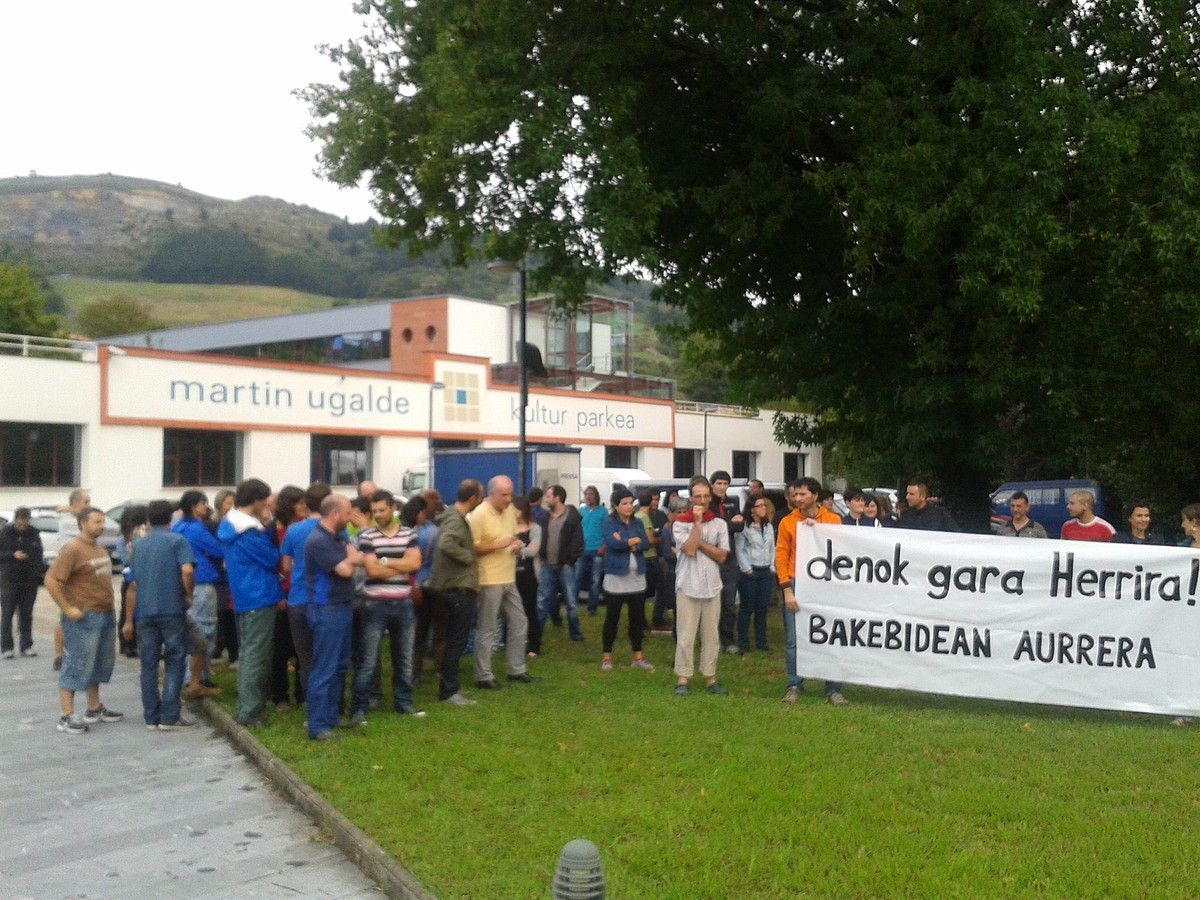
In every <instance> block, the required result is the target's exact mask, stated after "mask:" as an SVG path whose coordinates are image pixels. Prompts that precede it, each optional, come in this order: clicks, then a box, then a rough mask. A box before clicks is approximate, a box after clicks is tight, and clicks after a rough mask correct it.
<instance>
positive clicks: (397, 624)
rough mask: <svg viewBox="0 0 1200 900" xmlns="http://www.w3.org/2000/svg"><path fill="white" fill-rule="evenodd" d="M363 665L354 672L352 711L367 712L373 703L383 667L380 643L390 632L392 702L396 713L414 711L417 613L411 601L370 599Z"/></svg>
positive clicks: (366, 609) (362, 638)
mask: <svg viewBox="0 0 1200 900" xmlns="http://www.w3.org/2000/svg"><path fill="white" fill-rule="evenodd" d="M361 628H362V631H361V632H360V635H359V642H360V645H361V647H362V665H361V666H359V668H358V669H356V670H355V672H354V690H353V692H352V694H351V700H350V711H351V712H361V713H365V712H366V711H367V710H368V709H369V708H370V705H371V686H372V684H373V683H374V681H375V674H376V670H377V669H378V668H379V644H380V642H381V641H382V639H383V633H384V631H387V633H388V637H389V639H390V640H391V651H392V705H393V707H394V708H395V710H396V712H410V711H411V710H412V705H413V703H412V693H413V688H412V662H413V639H414V637H415V636H416V633H417V614H416V611H415V610H414V609H413V605H412V601H411V600H368V601H367V602H366V605H365V606H364V607H363V611H362V626H361Z"/></svg>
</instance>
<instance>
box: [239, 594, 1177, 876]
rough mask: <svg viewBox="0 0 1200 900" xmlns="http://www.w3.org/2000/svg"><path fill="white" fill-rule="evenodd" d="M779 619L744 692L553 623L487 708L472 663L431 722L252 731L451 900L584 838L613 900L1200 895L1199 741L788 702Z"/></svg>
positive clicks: (870, 705) (744, 671) (941, 700)
mask: <svg viewBox="0 0 1200 900" xmlns="http://www.w3.org/2000/svg"><path fill="white" fill-rule="evenodd" d="M778 618H779V617H778V616H777V615H776V617H775V621H773V623H772V624H773V630H772V633H771V640H772V645H773V646H774V647H776V648H778V652H772V653H769V654H764V653H756V654H752V655H750V656H748V657H746V658H744V659H735V658H732V657H729V656H724V655H722V657H721V661H720V667H719V673H718V674H719V677H720V679H721V681H722V682H723V683H724V684H725V685H726V686H727V687H728V688H729V689H730V696H728V697H713V696H709V695H707V694H704V693H699V692H698V693H693V694H692V695H691V696H690V697H686V698H677V697H675V696H674V695H673V694H672V693H671V688H672V686H673V683H674V677H673V675H672V674H671V671H670V669H671V661H672V659H673V643H672V641H671V639H670V638H668V637H649V638H647V648H646V649H647V656H648V657H649V658H650V659H651V661H652V662H654V663H655V664H656V665H657V666H658V670H657V671H655V672H653V673H645V672H638V671H633V670H630V669H629V668H627V665H628V662H629V655H630V654H629V645H628V641H627V640H626V638H625V637H624V629H622V634H621V636H620V638H619V639H618V644H617V648H616V649H617V657H616V660H617V669H616V670H615V671H613V672H611V673H601V672H600V670H599V660H600V652H599V648H600V623H601V618H600V617H597V618H588V617H587V616H586V615H585V616H584V629H585V633H586V635H587V643H586V644H583V645H579V644H572V643H570V642H568V641H567V640H566V635H565V633H564V630H560V629H554V628H552V627H551V628H548V629H547V636H546V637H547V641H546V647H545V649H546V653H545V655H544V656H543V658H542V659H540V660H536V661H534V662H533V664H532V666H531V671H532V672H533V673H534V674H535V675H537V676H539V677H541V678H542V679H543V680H542V682H541V683H540V684H536V685H533V686H525V685H511V686H510V685H506V686H505V689H504V690H502V691H500V692H499V693H496V694H484V692H481V691H476V690H474V689H473V688H471V687H469V685H470V684H471V683H472V681H471V679H470V663H471V659H470V658H469V657H467V658H464V663H463V672H464V684H465V685H468V687H467V692H468V693H470V694H472V695H473V696H475V697H476V698H477V699H478V700H479V705H478V706H476V707H473V708H469V709H447V708H444V707H442V706H440V705H439V704H438V703H437V702H436V694H435V692H434V688H433V686H432V685H431V684H430V681H431V679H430V677H429V675H428V673H427V675H426V680H425V684H424V685H422V686H421V687H420V688H418V692H417V701H418V706H420V707H422V708H425V709H427V710H428V711H429V716H428V718H426V719H423V720H413V719H410V718H403V719H402V718H401V717H399V716H396V715H394V714H392V713H391V712H385V711H380V712H375V713H373V714H372V715H371V717H370V722H369V724H368V726H367V727H365V728H363V729H359V730H356V731H352V732H351V731H345V732H340V734H341V740H339V741H337V742H336V743H331V744H316V743H312V742H310V741H308V740H307V739H306V738H305V735H304V731H303V712H302V711H300V710H295V711H292V712H290V713H287V714H283V715H276V716H275V717H274V720H273V724H272V726H271V727H270V728H267V729H265V730H263V731H262V732H260V733H259V735H258V736H259V738H260V739H261V740H262V742H263V743H264V744H265V745H266V746H267V747H269V748H270V749H271V750H272V751H274V752H275V753H276V754H278V755H279V756H280V757H282V758H283V759H284V760H286V761H287V762H288V763H289V764H290V765H291V766H292V767H293V768H294V769H295V770H296V771H297V772H298V773H299V774H300V775H301V776H302V777H303V778H304V779H305V780H307V781H308V782H309V783H310V784H312V785H313V786H314V787H316V788H317V789H318V790H320V791H321V792H322V793H323V794H324V795H325V796H326V797H328V798H329V799H330V800H331V801H332V802H333V804H334V805H335V806H336V807H337V808H338V809H340V810H341V811H342V812H343V813H345V814H346V815H347V816H348V817H349V818H350V819H351V820H352V821H353V822H355V824H357V825H358V826H359V827H361V828H363V829H364V830H365V831H366V832H367V833H369V834H370V835H371V836H372V837H374V839H375V840H376V841H378V842H379V844H380V845H381V846H383V847H384V849H386V850H387V851H388V852H390V853H392V854H393V855H394V856H395V857H396V858H397V859H398V860H400V862H401V863H403V864H404V865H405V866H406V867H407V868H408V869H409V870H410V871H411V872H412V873H413V874H414V875H415V876H416V877H417V878H419V879H420V880H421V881H422V882H423V883H424V884H425V885H426V886H427V887H428V888H430V889H431V890H432V891H433V892H434V893H436V894H438V895H439V896H441V897H477V898H494V897H547V896H549V894H550V891H549V885H550V882H551V877H552V873H553V871H554V865H555V863H556V861H557V857H558V852H559V850H560V849H561V848H562V845H563V844H564V843H566V842H567V841H569V840H571V839H572V838H576V837H586V838H588V839H590V840H592V841H594V842H595V843H596V844H597V845H598V846H599V848H600V851H601V854H602V857H603V862H604V871H605V876H606V878H607V883H608V889H609V896H611V897H618V898H619V897H638V898H649V897H654V898H668V897H670V898H675V897H678V898H693V897H795V896H820V897H826V896H877V895H888V896H896V895H903V896H925V895H935V896H953V897H964V896H970V897H976V896H1011V895H1014V894H1020V895H1042V896H1045V895H1083V896H1178V897H1192V896H1195V895H1196V894H1197V893H1200V840H1197V837H1196V836H1197V834H1200V768H1198V767H1197V766H1196V765H1195V763H1194V760H1195V757H1196V751H1195V744H1196V734H1195V733H1194V732H1193V731H1191V730H1190V729H1176V728H1171V727H1170V726H1169V724H1168V721H1167V719H1166V718H1165V717H1150V716H1134V715H1120V714H1113V713H1102V712H1090V711H1078V710H1070V709H1058V708H1049V707H1031V706H1020V705H1016V704H1004V703H991V702H985V701H968V700H960V699H954V698H946V697H936V696H931V695H919V694H907V693H899V692H889V691H882V690H872V689H867V688H856V687H853V686H848V687H847V688H846V694H847V696H848V698H849V700H850V702H851V704H852V705H851V706H850V707H847V708H844V709H834V708H832V707H829V706H827V705H826V704H825V702H824V697H823V694H822V691H821V688H820V685H819V684H810V685H809V686H808V687H809V690H808V693H807V694H806V695H805V697H804V698H803V699H802V700H801V702H800V703H798V704H796V705H795V706H794V707H788V706H784V705H782V704H781V703H780V702H779V697H780V696H781V694H782V693H783V688H784V675H783V654H782V649H783V641H782V627H781V624H780V622H779V621H778ZM496 662H497V666H496V671H497V674H498V675H500V677H501V679H503V674H502V672H503V659H502V657H501V656H499V655H498V656H497V657H496ZM228 683H229V681H228V680H227V681H226V684H228ZM226 695H227V697H228V696H231V695H232V691H231V690H227V692H226Z"/></svg>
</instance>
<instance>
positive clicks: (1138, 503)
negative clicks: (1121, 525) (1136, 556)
mask: <svg viewBox="0 0 1200 900" xmlns="http://www.w3.org/2000/svg"><path fill="white" fill-rule="evenodd" d="M1127 521H1128V522H1129V530H1128V531H1122V532H1121V533H1120V534H1118V535H1117V536H1116V537H1115V538H1113V543H1114V544H1150V545H1157V546H1163V545H1165V544H1166V543H1167V542H1166V541H1165V540H1163V536H1162V535H1161V534H1158V533H1157V532H1152V531H1150V504H1149V503H1147V502H1146V501H1144V500H1135V501H1133V503H1131V504H1129V516H1128V517H1127Z"/></svg>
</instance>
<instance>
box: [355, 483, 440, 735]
mask: <svg viewBox="0 0 1200 900" xmlns="http://www.w3.org/2000/svg"><path fill="white" fill-rule="evenodd" d="M371 519H372V525H371V527H369V528H365V529H363V531H361V532H359V535H358V549H359V550H360V551H361V552H362V554H363V568H365V569H366V572H367V580H366V582H365V583H364V584H363V587H362V598H363V603H364V609H363V618H362V638H361V641H362V651H363V654H362V658H363V664H362V666H361V667H360V668H359V670H358V671H357V672H356V673H355V675H354V691H353V695H352V699H351V712H350V720H351V722H352V723H353V724H355V725H366V724H367V710H368V708H369V707H370V702H371V683H372V681H374V679H375V670H376V668H377V667H378V666H379V642H380V641H381V640H383V633H384V632H385V631H386V632H387V633H388V637H389V639H390V640H391V649H392V703H393V707H394V709H395V710H396V712H398V713H401V714H402V715H411V716H416V717H418V718H419V717H422V716H424V715H425V713H424V712H423V711H421V710H417V709H415V708H414V707H413V702H412V694H413V689H412V659H413V637H414V635H415V633H416V628H417V617H416V613H415V612H414V610H413V602H412V587H413V586H412V577H413V575H414V573H415V572H416V571H417V570H418V569H419V568H421V551H420V549H419V548H418V546H417V534H416V531H415V530H414V529H413V528H412V527H410V526H408V525H404V524H402V523H401V522H400V521H399V520H398V519H397V518H396V499H395V497H393V496H392V494H391V492H390V491H376V492H375V493H374V494H373V495H372V496H371Z"/></svg>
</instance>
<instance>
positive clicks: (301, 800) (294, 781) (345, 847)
mask: <svg viewBox="0 0 1200 900" xmlns="http://www.w3.org/2000/svg"><path fill="white" fill-rule="evenodd" d="M193 706H194V708H195V709H197V710H199V711H200V712H201V713H203V714H204V717H205V718H206V719H207V720H208V722H209V724H210V725H212V726H213V727H214V728H215V729H217V731H219V732H221V733H222V734H224V735H225V737H227V738H229V741H230V743H232V744H233V746H234V747H236V748H237V749H238V750H240V751H241V752H242V753H244V754H245V755H246V756H247V757H249V758H250V760H251V761H252V762H253V763H254V764H255V765H256V766H257V767H258V769H259V771H260V772H262V773H263V775H265V776H266V777H267V779H268V780H270V782H271V783H272V784H274V785H275V786H276V787H277V788H279V790H280V791H281V792H282V793H283V795H284V796H285V797H287V798H288V799H289V800H290V801H291V802H292V803H294V804H295V805H296V806H298V807H299V808H300V809H301V810H303V811H304V812H305V813H306V814H307V815H308V816H309V817H311V818H312V819H313V820H315V821H316V822H317V824H318V825H320V826H322V827H323V828H325V829H326V830H328V831H329V833H330V834H331V835H333V842H334V843H335V844H336V845H337V846H338V847H339V848H340V849H341V850H342V851H343V852H344V853H345V854H346V855H347V856H349V857H350V859H351V860H353V861H354V864H355V865H357V866H358V867H359V868H360V869H361V870H362V871H363V874H365V875H366V876H367V877H368V878H370V879H371V880H372V881H375V882H376V883H377V884H379V885H380V886H381V887H382V888H383V891H384V893H386V894H387V895H388V896H389V897H396V898H402V900H435V897H434V895H433V894H431V893H430V892H429V891H427V890H425V888H424V887H423V886H422V885H421V883H420V882H419V881H417V879H415V878H414V877H413V876H412V875H411V874H410V873H409V872H408V870H407V869H405V868H404V867H403V866H401V865H400V864H399V863H398V862H396V860H394V859H393V858H392V857H391V856H389V855H388V854H387V853H386V852H384V850H383V848H382V847H380V846H379V845H378V844H376V843H375V842H374V841H373V840H371V838H370V837H368V836H367V834H366V832H364V831H363V830H362V829H361V828H359V827H358V826H356V825H354V824H353V823H352V822H351V821H350V820H349V819H347V818H346V817H345V816H343V815H342V814H341V813H340V812H338V811H337V810H336V809H334V808H333V806H332V805H331V804H330V803H329V801H328V800H326V799H325V798H324V797H322V796H321V795H320V794H319V793H317V792H316V791H315V790H313V789H312V788H311V787H309V786H308V785H307V784H305V783H304V781H303V780H301V778H300V776H299V775H297V774H296V773H295V772H293V771H292V770H291V769H290V768H288V766H287V764H286V763H284V762H283V760H281V759H280V758H279V757H278V756H276V755H275V754H274V753H272V752H271V751H270V750H268V749H267V748H266V747H264V746H263V745H262V744H261V743H259V741H258V739H257V738H256V737H254V735H253V734H251V733H250V732H249V731H248V730H247V729H245V728H243V727H242V726H241V725H239V724H238V723H237V722H236V721H234V719H233V717H232V716H231V715H229V713H227V712H226V711H225V710H224V709H223V708H222V707H221V706H220V705H218V704H217V703H216V702H215V701H213V700H210V699H207V698H205V699H203V700H201V701H200V703H194V704H193Z"/></svg>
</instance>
